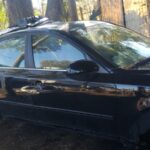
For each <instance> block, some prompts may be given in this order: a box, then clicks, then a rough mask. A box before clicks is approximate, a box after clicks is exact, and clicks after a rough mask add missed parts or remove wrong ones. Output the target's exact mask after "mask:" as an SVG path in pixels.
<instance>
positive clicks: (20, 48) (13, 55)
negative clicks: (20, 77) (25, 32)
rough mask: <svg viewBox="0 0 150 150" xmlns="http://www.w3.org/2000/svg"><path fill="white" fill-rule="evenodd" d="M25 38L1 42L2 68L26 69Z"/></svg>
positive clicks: (0, 65) (0, 60)
mask: <svg viewBox="0 0 150 150" xmlns="http://www.w3.org/2000/svg"><path fill="white" fill-rule="evenodd" d="M24 55H25V36H24V37H20V36H16V37H14V38H9V39H6V40H2V41H0V67H20V68H23V67H25V61H24Z"/></svg>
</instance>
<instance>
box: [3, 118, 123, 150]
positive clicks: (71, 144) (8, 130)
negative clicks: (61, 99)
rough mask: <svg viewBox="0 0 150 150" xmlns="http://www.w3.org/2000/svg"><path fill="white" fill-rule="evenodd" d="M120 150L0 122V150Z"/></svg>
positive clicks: (24, 124)
mask: <svg viewBox="0 0 150 150" xmlns="http://www.w3.org/2000/svg"><path fill="white" fill-rule="evenodd" d="M117 149H119V150H121V148H119V144H116V143H113V142H112V141H105V140H101V139H99V138H95V137H90V136H86V135H80V134H77V133H72V132H68V131H64V130H60V129H53V128H46V127H39V126H35V125H31V124H28V123H27V122H22V121H18V120H12V119H9V120H3V121H0V150H117Z"/></svg>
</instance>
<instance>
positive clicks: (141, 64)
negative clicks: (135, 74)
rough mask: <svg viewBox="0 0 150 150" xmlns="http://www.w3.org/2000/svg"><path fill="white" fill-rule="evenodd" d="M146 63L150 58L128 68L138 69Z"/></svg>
mask: <svg viewBox="0 0 150 150" xmlns="http://www.w3.org/2000/svg"><path fill="white" fill-rule="evenodd" d="M148 62H150V57H148V58H146V59H144V60H142V61H140V62H138V63H136V64H134V65H133V66H131V67H129V69H134V68H138V67H139V66H143V65H145V64H146V63H148Z"/></svg>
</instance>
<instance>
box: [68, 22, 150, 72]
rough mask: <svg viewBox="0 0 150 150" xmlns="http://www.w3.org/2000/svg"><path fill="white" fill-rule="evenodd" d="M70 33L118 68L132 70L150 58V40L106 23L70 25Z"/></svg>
mask: <svg viewBox="0 0 150 150" xmlns="http://www.w3.org/2000/svg"><path fill="white" fill-rule="evenodd" d="M69 33H70V34H71V36H73V37H75V38H77V39H78V40H80V41H81V42H83V43H84V44H86V45H88V46H89V47H90V48H92V49H93V50H95V51H97V52H98V53H99V54H100V55H101V56H103V57H104V58H105V59H106V60H107V61H108V62H110V63H111V64H113V65H114V67H116V68H123V69H125V68H130V67H133V66H135V65H136V64H137V63H139V62H141V61H145V60H146V59H147V58H149V57H150V40H149V39H148V38H145V37H144V36H141V35H139V34H137V33H135V32H133V31H131V30H128V29H125V28H122V27H119V26H116V25H112V24H108V23H104V22H92V23H90V22H86V23H74V24H73V25H70V29H69Z"/></svg>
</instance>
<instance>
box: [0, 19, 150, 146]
mask: <svg viewBox="0 0 150 150" xmlns="http://www.w3.org/2000/svg"><path fill="white" fill-rule="evenodd" d="M37 22H38V21H37ZM37 22H35V24H33V21H32V23H29V22H27V23H26V24H23V26H21V27H19V26H16V27H13V28H10V29H8V30H7V31H5V32H1V33H0V34H1V36H0V112H1V116H2V117H13V118H18V119H24V120H28V121H32V122H35V123H39V124H41V125H46V126H55V127H61V128H66V129H73V130H76V131H79V132H84V133H88V134H94V135H98V136H101V137H104V138H109V139H113V140H119V141H121V142H127V143H133V144H134V143H138V142H139V141H141V140H142V139H146V142H149V141H150V139H149V138H147V137H149V136H150V132H149V131H150V39H148V38H146V37H143V36H141V35H139V34H137V33H135V32H133V31H131V30H128V29H125V28H123V27H120V26H116V25H113V24H109V23H106V22H100V21H87V22H71V23H62V22H51V21H47V20H45V21H43V22H42V21H41V22H38V23H37Z"/></svg>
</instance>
